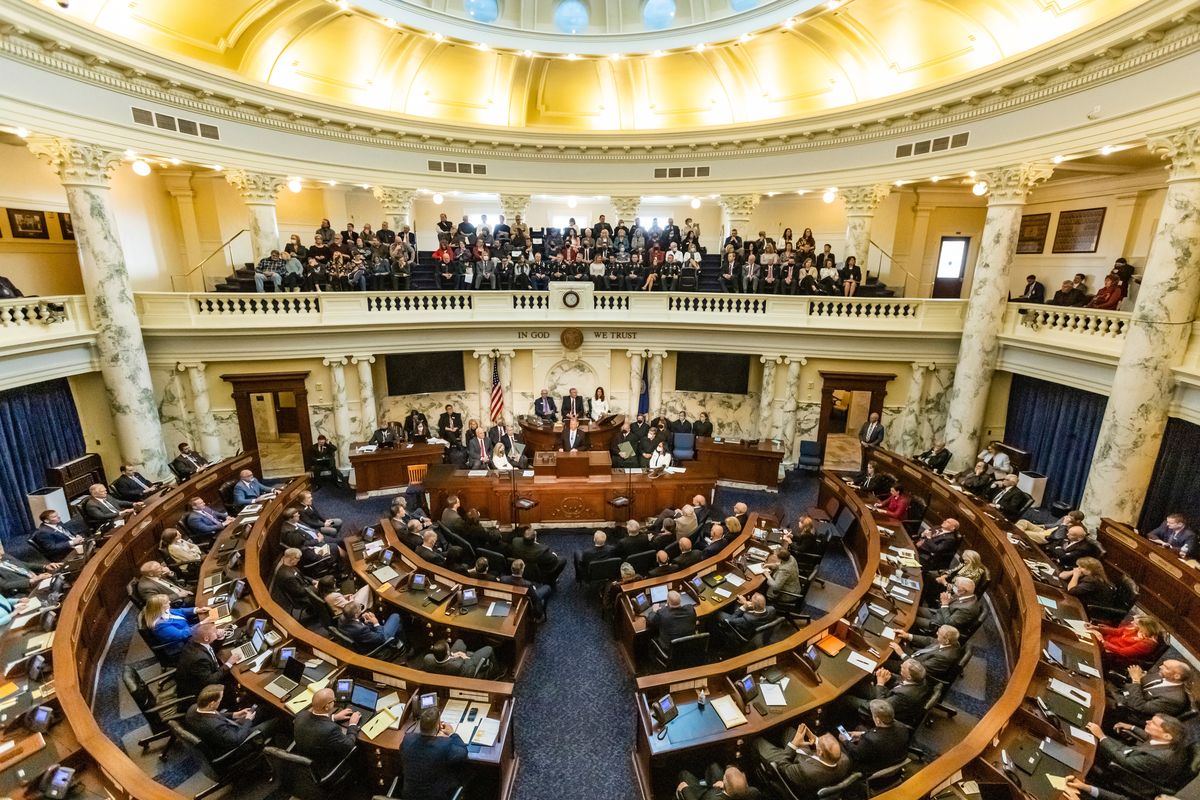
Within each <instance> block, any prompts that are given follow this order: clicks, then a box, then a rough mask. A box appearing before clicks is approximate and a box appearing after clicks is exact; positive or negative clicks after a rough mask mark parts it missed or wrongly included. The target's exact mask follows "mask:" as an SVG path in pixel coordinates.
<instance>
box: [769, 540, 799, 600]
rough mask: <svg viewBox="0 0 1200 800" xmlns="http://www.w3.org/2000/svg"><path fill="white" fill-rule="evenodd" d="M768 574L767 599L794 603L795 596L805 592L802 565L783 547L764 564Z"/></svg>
mask: <svg viewBox="0 0 1200 800" xmlns="http://www.w3.org/2000/svg"><path fill="white" fill-rule="evenodd" d="M763 566H764V568H765V569H766V574H767V597H768V598H769V599H771V600H776V599H778V598H780V597H783V598H785V599H787V600H789V601H794V600H795V597H794V595H799V594H800V593H801V592H803V591H804V584H803V583H802V582H801V581H800V565H799V564H798V563H797V562H796V559H795V558H793V557H792V553H791V551H790V550H788V549H787V548H785V547H781V548H779V549H778V550H776V551H775V552H774V553H772V554H771V555H770V556H768V557H767V560H766V561H765V562H764V564H763Z"/></svg>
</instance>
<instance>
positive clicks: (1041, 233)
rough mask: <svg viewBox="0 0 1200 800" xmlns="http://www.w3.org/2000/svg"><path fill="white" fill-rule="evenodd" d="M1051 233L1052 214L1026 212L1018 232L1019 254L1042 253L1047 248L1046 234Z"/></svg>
mask: <svg viewBox="0 0 1200 800" xmlns="http://www.w3.org/2000/svg"><path fill="white" fill-rule="evenodd" d="M1048 233H1050V215H1049V214H1048V213H1047V214H1026V215H1024V216H1023V217H1021V231H1020V233H1018V234H1017V253H1018V254H1021V253H1023V254H1026V255H1030V254H1040V253H1041V252H1042V251H1043V250H1045V249H1046V235H1047V234H1048Z"/></svg>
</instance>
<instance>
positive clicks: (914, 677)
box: [847, 658, 933, 727]
mask: <svg viewBox="0 0 1200 800" xmlns="http://www.w3.org/2000/svg"><path fill="white" fill-rule="evenodd" d="M932 691H933V687H932V686H930V685H929V681H928V680H927V679H926V676H925V667H924V666H923V665H922V664H921V662H920V661H917V660H916V659H915V658H909V659H905V660H904V661H903V662H901V664H900V676H899V679H898V680H897V679H896V676H894V675H892V672H891V670H889V669H887V668H886V667H880V668H879V669H877V670H875V685H874V686H873V687H871V695H872V699H875V700H887V701H888V703H889V704H891V706H892V710H893V711H894V712H895V714H896V719H898V720H900V721H901V722H903V723H904V724H905V725H908V726H910V727H912V726H915V725H916V724H917V723H918V722H920V721H921V714H922V713H924V709H925V701H926V700H928V699H929V695H930V693H931V692H932ZM847 699H848V702H849V703H850V705H851V707H853V708H854V709H855V710H856V711H858V712H860V713H863V714H865V713H867V712H868V711H869V710H870V702H869V701H867V700H863V699H862V698H859V697H850V698H847Z"/></svg>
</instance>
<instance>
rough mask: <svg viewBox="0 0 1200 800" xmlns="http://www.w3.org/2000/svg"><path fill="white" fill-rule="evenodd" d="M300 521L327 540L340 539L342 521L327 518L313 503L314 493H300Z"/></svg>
mask: <svg viewBox="0 0 1200 800" xmlns="http://www.w3.org/2000/svg"><path fill="white" fill-rule="evenodd" d="M300 521H301V522H303V523H304V524H305V525H307V526H308V527H310V528H312V529H314V530H316V531H318V532H320V534H321V535H322V536H324V537H325V538H327V539H335V540H336V539H340V538H341V535H342V534H341V531H342V520H341V518H340V517H326V516H325V515H324V514H322V513H321V512H320V510H319V509H318V508H317V507H316V505H315V504H314V503H313V493H312V492H308V491H305V492H301V493H300Z"/></svg>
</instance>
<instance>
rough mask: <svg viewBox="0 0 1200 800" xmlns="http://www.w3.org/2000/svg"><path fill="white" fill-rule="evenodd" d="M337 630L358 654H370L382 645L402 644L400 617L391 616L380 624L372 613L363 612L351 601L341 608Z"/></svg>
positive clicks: (358, 605) (359, 605) (360, 606)
mask: <svg viewBox="0 0 1200 800" xmlns="http://www.w3.org/2000/svg"><path fill="white" fill-rule="evenodd" d="M337 627H338V630H339V631H341V632H342V633H343V634H344V635H345V636H346V638H348V639H349V640H350V641H352V642H353V643H354V649H355V650H357V651H358V652H360V653H366V652H370V651H371V650H374V649H375V648H376V647H379V646H380V645H384V644H391V643H397V644H402V643H403V635H402V634H403V631H402V630H401V628H400V615H399V614H391V615H389V616H388V618H387V619H386V620H385V621H384V622H383V624H380V622H379V619H378V618H377V617H376V616H375V614H374V612H371V611H365V610H363V607H362V605H361V604H359V603H358V602H357V601H355V600H352V601H350V602H349V603H346V605H345V606H344V607H343V608H342V615H341V616H340V617H338V619H337Z"/></svg>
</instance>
